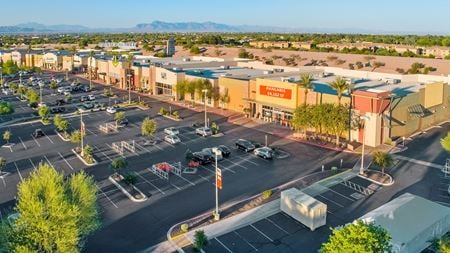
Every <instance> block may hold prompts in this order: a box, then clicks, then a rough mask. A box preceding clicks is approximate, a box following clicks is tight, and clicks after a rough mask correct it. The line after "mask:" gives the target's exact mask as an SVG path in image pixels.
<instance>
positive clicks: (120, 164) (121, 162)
mask: <svg viewBox="0 0 450 253" xmlns="http://www.w3.org/2000/svg"><path fill="white" fill-rule="evenodd" d="M127 166H128V163H127V161H126V160H125V159H124V158H122V157H120V158H115V159H114V160H112V161H111V165H110V168H111V170H112V171H113V172H114V174H115V175H119V174H120V171H122V170H123V169H125V168H126V167H127Z"/></svg>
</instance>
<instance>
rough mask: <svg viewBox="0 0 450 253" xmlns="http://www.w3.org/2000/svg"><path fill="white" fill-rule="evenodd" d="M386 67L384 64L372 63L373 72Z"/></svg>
mask: <svg viewBox="0 0 450 253" xmlns="http://www.w3.org/2000/svg"><path fill="white" fill-rule="evenodd" d="M385 65H386V63H384V62H380V61H374V62H373V63H372V72H373V71H375V69H377V68H380V67H384V66H385Z"/></svg>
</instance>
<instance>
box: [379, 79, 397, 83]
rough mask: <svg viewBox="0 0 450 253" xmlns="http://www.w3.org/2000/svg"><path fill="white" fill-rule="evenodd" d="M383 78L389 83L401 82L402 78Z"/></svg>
mask: <svg viewBox="0 0 450 253" xmlns="http://www.w3.org/2000/svg"><path fill="white" fill-rule="evenodd" d="M382 80H383V82H385V83H387V84H398V83H400V79H395V78H383V79H382Z"/></svg>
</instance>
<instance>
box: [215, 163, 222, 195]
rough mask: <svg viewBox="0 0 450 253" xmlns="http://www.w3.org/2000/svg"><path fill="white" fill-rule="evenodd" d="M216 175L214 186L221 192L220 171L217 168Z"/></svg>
mask: <svg viewBox="0 0 450 253" xmlns="http://www.w3.org/2000/svg"><path fill="white" fill-rule="evenodd" d="M216 174H217V182H216V186H217V188H218V189H220V190H222V170H221V169H219V168H217V169H216Z"/></svg>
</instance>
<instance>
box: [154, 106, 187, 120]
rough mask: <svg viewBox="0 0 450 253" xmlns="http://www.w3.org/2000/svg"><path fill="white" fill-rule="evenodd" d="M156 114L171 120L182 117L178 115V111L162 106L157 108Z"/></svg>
mask: <svg viewBox="0 0 450 253" xmlns="http://www.w3.org/2000/svg"><path fill="white" fill-rule="evenodd" d="M158 115H160V116H163V117H165V118H168V119H171V120H173V121H182V120H183V119H182V118H181V117H180V114H179V113H178V111H167V110H166V109H165V108H164V107H161V109H159V112H158Z"/></svg>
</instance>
